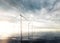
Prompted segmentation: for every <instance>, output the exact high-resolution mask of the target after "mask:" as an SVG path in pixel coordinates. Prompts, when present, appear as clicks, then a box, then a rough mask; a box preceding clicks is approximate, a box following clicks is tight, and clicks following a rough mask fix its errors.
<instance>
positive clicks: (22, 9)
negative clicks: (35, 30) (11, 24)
mask: <svg viewBox="0 0 60 43" xmlns="http://www.w3.org/2000/svg"><path fill="white" fill-rule="evenodd" d="M59 4H60V0H0V9H1V10H3V11H5V12H7V11H8V12H13V13H17V14H15V15H18V16H19V13H20V14H21V13H22V14H23V15H24V16H26V17H27V18H29V16H30V15H33V16H34V18H33V20H36V21H41V19H42V20H47V21H52V22H54V23H58V24H60V10H59V9H60V5H59ZM11 15H13V14H11Z"/></svg>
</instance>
